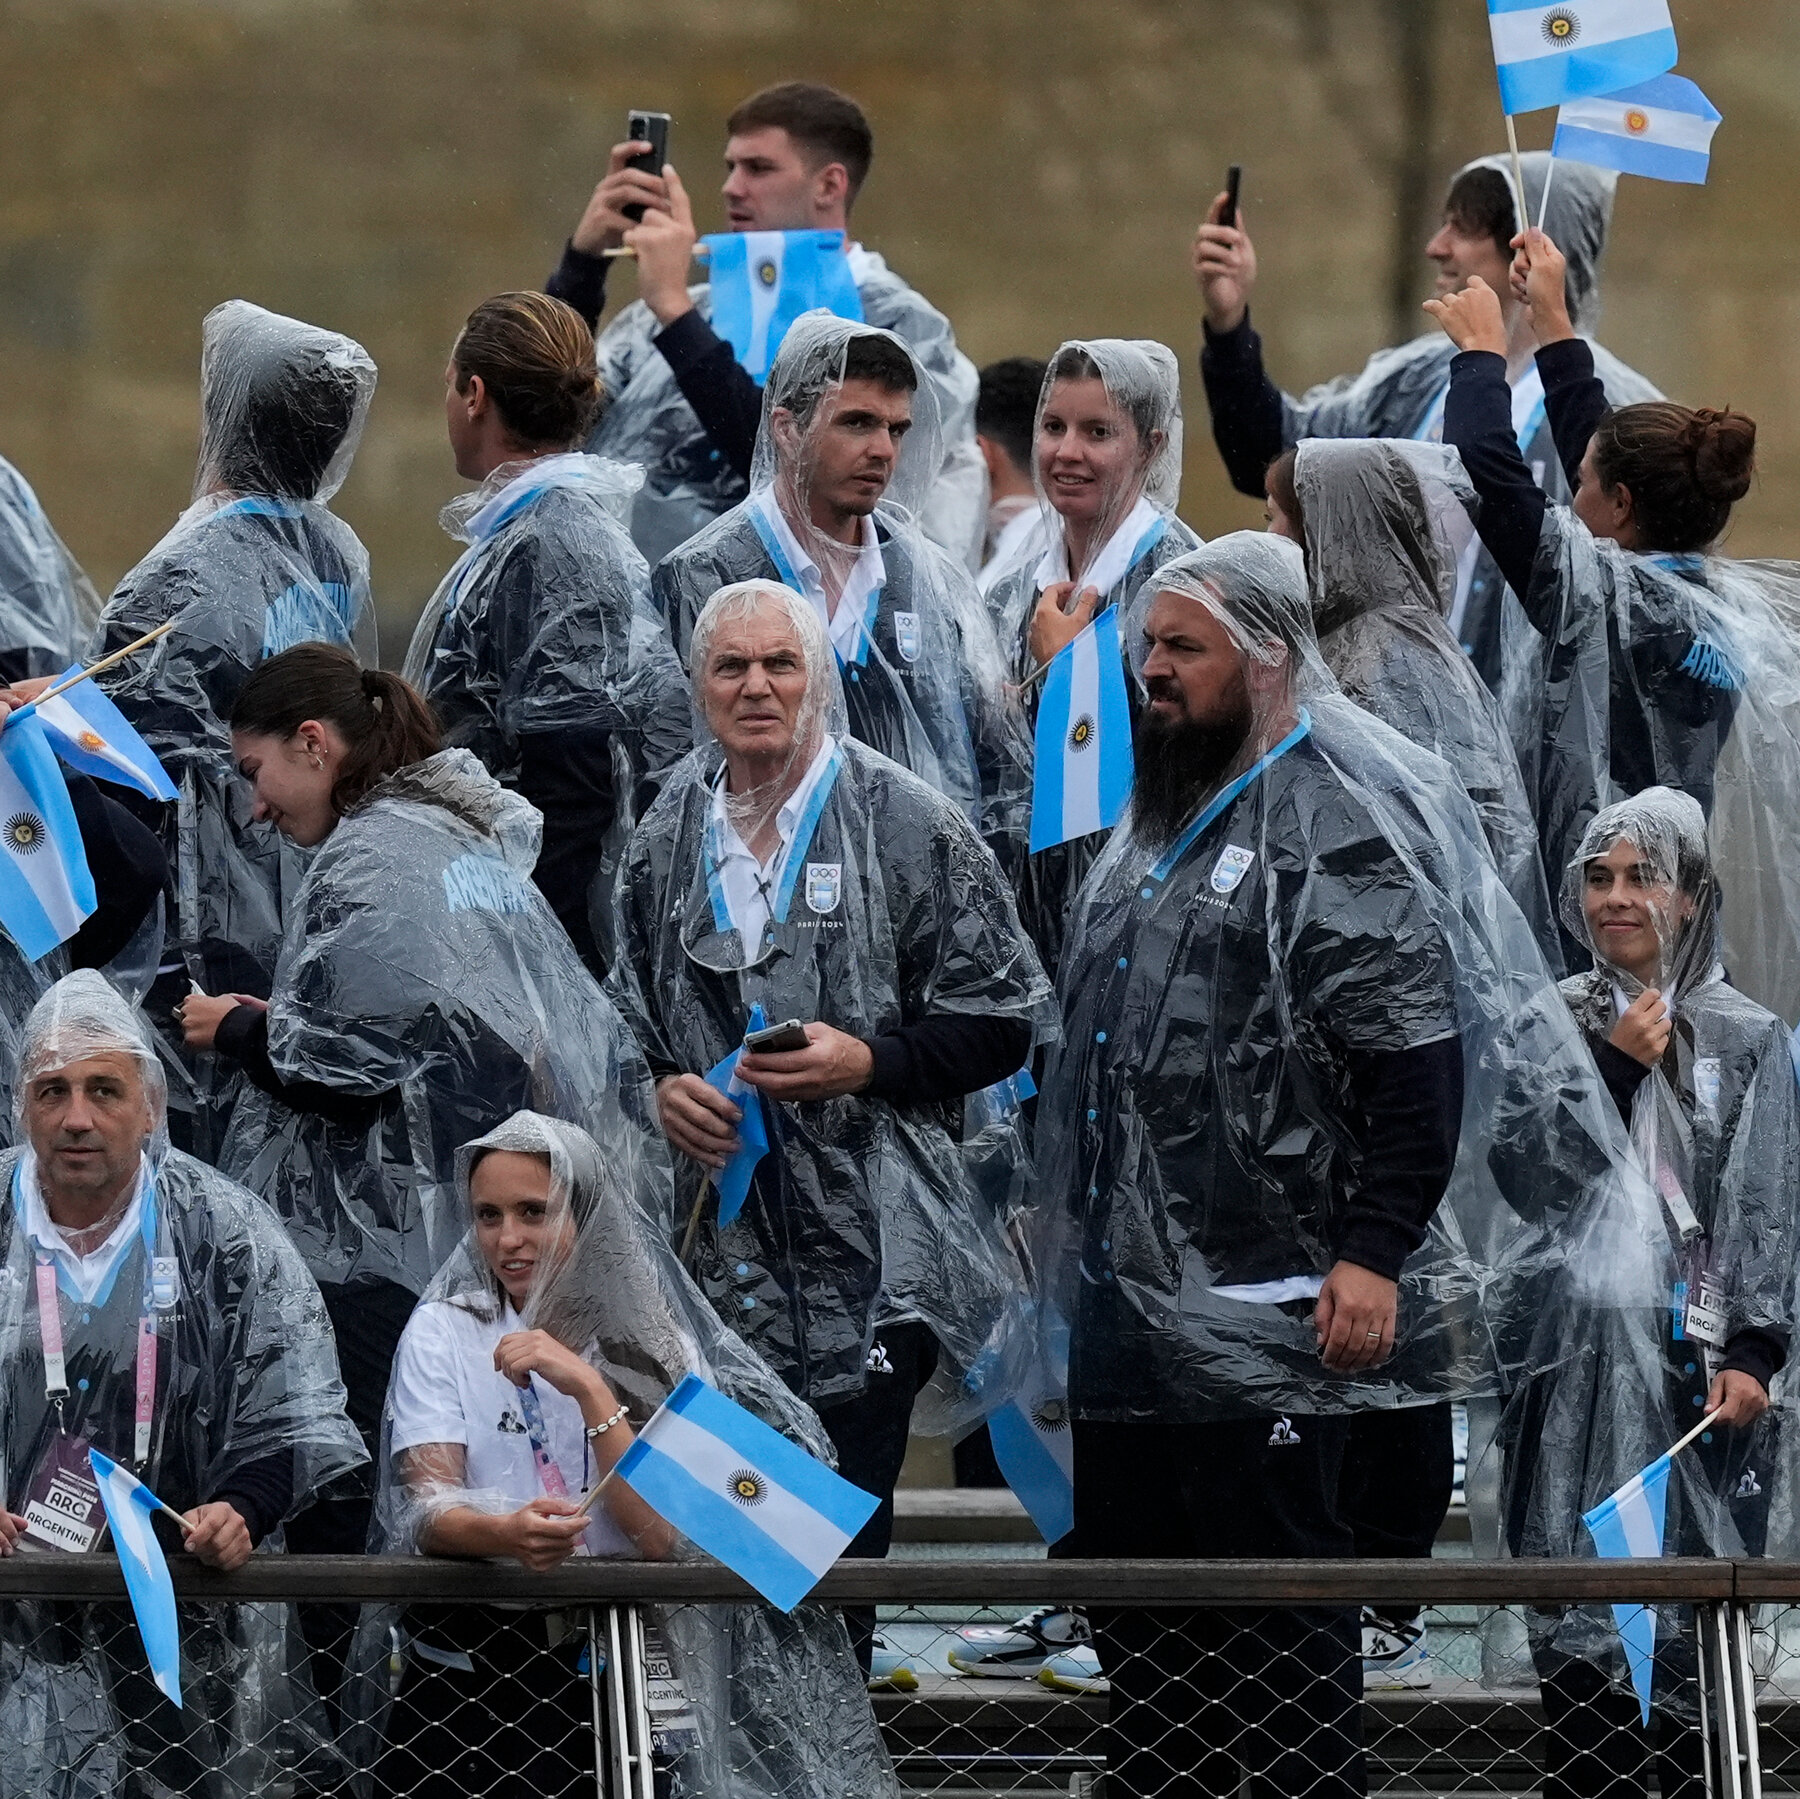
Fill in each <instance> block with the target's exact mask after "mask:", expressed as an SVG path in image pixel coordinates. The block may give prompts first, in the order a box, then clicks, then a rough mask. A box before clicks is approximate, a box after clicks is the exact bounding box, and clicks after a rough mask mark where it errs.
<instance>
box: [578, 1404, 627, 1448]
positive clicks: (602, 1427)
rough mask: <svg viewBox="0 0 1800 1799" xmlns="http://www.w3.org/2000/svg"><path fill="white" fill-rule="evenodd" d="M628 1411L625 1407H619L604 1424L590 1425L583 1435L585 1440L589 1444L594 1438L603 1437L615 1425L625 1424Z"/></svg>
mask: <svg viewBox="0 0 1800 1799" xmlns="http://www.w3.org/2000/svg"><path fill="white" fill-rule="evenodd" d="M629 1409H630V1408H629V1407H627V1406H620V1407H619V1409H618V1410H617V1411H616V1412H614V1413H613V1415H612V1416H611V1417H610V1418H608V1419H607V1420H606V1422H605V1423H604V1424H590V1425H589V1426H588V1427H587V1431H586V1433H585V1434H586V1436H587V1440H588V1441H589V1442H590V1443H591V1442H593V1440H594V1439H595V1438H596V1437H604V1436H605V1435H606V1433H607V1432H608V1431H609V1430H611V1429H612V1427H613V1426H614V1425H615V1424H623V1423H624V1422H625V1414H626V1412H627V1411H628V1410H629Z"/></svg>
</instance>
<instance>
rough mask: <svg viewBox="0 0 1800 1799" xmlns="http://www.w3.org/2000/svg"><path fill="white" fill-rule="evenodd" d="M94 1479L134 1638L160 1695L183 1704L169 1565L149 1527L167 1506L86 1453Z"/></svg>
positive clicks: (99, 1457) (129, 1477) (99, 1458)
mask: <svg viewBox="0 0 1800 1799" xmlns="http://www.w3.org/2000/svg"><path fill="white" fill-rule="evenodd" d="M88 1460H89V1462H91V1463H92V1464H93V1469H94V1479H95V1480H96V1481H98V1482H99V1483H100V1498H101V1502H102V1503H103V1504H104V1505H105V1507H106V1522H107V1523H108V1524H109V1525H111V1526H112V1536H113V1546H114V1548H116V1549H117V1550H118V1552H119V1566H120V1567H121V1568H123V1569H124V1571H125V1590H126V1592H128V1593H129V1594H130V1595H131V1609H132V1612H133V1613H134V1614H135V1615H136V1618H137V1626H138V1635H139V1636H141V1637H142V1638H143V1639H144V1653H145V1655H146V1656H148V1657H149V1659H150V1675H151V1678H152V1679H153V1680H154V1681H155V1682H156V1684H157V1685H158V1686H159V1687H161V1688H162V1690H163V1692H164V1693H165V1694H167V1696H168V1697H169V1698H170V1699H172V1700H173V1701H174V1702H175V1705H176V1707H177V1708H179V1707H180V1705H181V1636H180V1633H179V1631H178V1630H177V1629H176V1626H175V1589H174V1587H173V1586H172V1585H171V1584H170V1581H169V1564H168V1560H167V1558H166V1557H165V1556H164V1555H163V1551H162V1545H161V1544H160V1543H159V1542H157V1540H156V1532H155V1531H153V1530H152V1529H151V1528H150V1514H151V1513H152V1512H166V1511H168V1510H169V1507H167V1506H166V1505H164V1504H163V1502H162V1501H161V1500H160V1499H158V1498H157V1497H156V1495H155V1494H154V1493H152V1492H151V1491H150V1489H149V1488H148V1487H147V1486H145V1485H144V1483H143V1482H142V1481H141V1480H139V1479H138V1478H137V1476H136V1475H134V1474H132V1473H131V1472H130V1471H129V1470H128V1469H125V1468H121V1467H120V1466H119V1464H118V1463H117V1462H115V1461H112V1460H111V1459H109V1458H108V1457H106V1456H103V1455H102V1454H101V1453H100V1451H99V1450H97V1449H90V1450H89V1451H88Z"/></svg>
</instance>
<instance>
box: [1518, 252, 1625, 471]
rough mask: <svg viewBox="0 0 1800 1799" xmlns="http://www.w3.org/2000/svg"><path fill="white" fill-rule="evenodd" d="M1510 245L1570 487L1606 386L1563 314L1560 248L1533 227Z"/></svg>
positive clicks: (1546, 406) (1601, 414)
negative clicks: (1535, 340) (1536, 345)
mask: <svg viewBox="0 0 1800 1799" xmlns="http://www.w3.org/2000/svg"><path fill="white" fill-rule="evenodd" d="M1513 249H1514V251H1515V255H1514V257H1513V265H1512V287H1513V292H1514V294H1515V295H1517V297H1518V299H1519V301H1520V302H1521V304H1523V305H1524V307H1525V309H1526V311H1527V312H1528V313H1529V315H1530V318H1531V331H1532V335H1533V336H1534V337H1535V338H1536V339H1537V344H1538V352H1537V366H1538V373H1539V374H1540V375H1541V376H1542V377H1543V382H1544V409H1545V411H1546V413H1548V415H1549V419H1550V434H1551V436H1552V437H1553V438H1554V439H1555V440H1556V457H1557V460H1558V461H1559V462H1560V463H1561V464H1562V466H1563V474H1564V476H1565V477H1566V478H1567V480H1568V483H1569V490H1570V492H1573V491H1574V490H1575V489H1576V488H1578V487H1579V486H1580V485H1581V463H1582V458H1583V457H1585V456H1586V455H1587V447H1588V444H1589V442H1590V441H1591V440H1592V438H1593V435H1594V433H1595V432H1596V431H1597V430H1599V428H1600V421H1601V419H1603V418H1604V417H1605V416H1606V389H1605V387H1604V386H1603V385H1602V383H1601V380H1600V377H1599V376H1598V375H1597V374H1595V372H1594V352H1593V351H1592V349H1590V348H1589V346H1588V344H1587V342H1586V340H1585V339H1583V338H1580V337H1577V336H1576V335H1575V327H1574V325H1573V324H1571V323H1570V320H1569V305H1568V290H1567V286H1566V283H1565V278H1564V269H1565V267H1566V264H1565V262H1564V260H1563V254H1562V252H1561V251H1560V250H1559V249H1557V247H1556V245H1555V244H1553V243H1552V242H1551V241H1550V239H1549V238H1548V237H1547V236H1546V235H1545V234H1544V233H1543V232H1541V231H1538V230H1531V231H1522V232H1520V234H1519V235H1518V236H1517V237H1515V238H1514V239H1513Z"/></svg>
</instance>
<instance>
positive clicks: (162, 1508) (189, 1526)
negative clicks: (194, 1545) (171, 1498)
mask: <svg viewBox="0 0 1800 1799" xmlns="http://www.w3.org/2000/svg"><path fill="white" fill-rule="evenodd" d="M138 1484H139V1485H140V1486H143V1483H142V1482H141V1481H140V1482H139V1483H138ZM144 1491H145V1492H146V1493H150V1489H149V1488H148V1487H144ZM150 1497H151V1499H152V1500H153V1501H155V1504H156V1509H157V1510H158V1511H159V1512H167V1513H168V1514H169V1516H170V1517H171V1518H173V1519H174V1520H175V1522H176V1523H177V1524H179V1525H180V1526H181V1529H182V1532H183V1534H184V1535H186V1536H190V1537H191V1536H192V1535H193V1534H194V1532H195V1531H196V1530H198V1529H199V1528H200V1527H199V1526H198V1525H197V1524H193V1523H190V1522H189V1520H188V1519H186V1518H184V1517H182V1515H181V1514H180V1513H179V1512H178V1511H176V1509H175V1508H174V1507H173V1506H172V1505H165V1504H164V1503H163V1502H162V1501H161V1500H160V1499H157V1497H156V1495H155V1494H154V1493H150Z"/></svg>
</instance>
